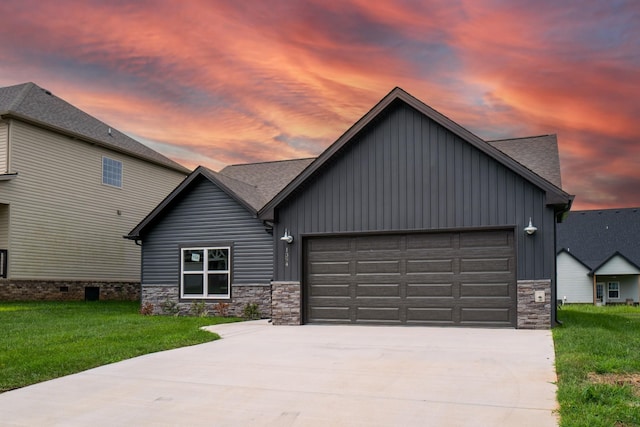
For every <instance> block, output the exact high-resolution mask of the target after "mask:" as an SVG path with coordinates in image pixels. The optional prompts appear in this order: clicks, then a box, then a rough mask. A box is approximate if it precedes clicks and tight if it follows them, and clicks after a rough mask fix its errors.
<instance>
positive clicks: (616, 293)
mask: <svg viewBox="0 0 640 427" xmlns="http://www.w3.org/2000/svg"><path fill="white" fill-rule="evenodd" d="M608 288H609V289H608V290H609V299H619V298H620V282H609V283H608Z"/></svg>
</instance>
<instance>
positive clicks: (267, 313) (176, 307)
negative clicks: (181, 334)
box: [141, 284, 271, 319]
mask: <svg viewBox="0 0 640 427" xmlns="http://www.w3.org/2000/svg"><path fill="white" fill-rule="evenodd" d="M141 301H142V305H143V306H144V305H145V304H151V305H152V306H153V307H152V308H153V313H154V314H165V315H174V314H175V315H181V316H188V315H193V314H194V310H195V309H196V308H197V306H196V304H198V303H200V302H201V301H204V310H205V311H206V313H207V314H208V315H212V316H220V315H222V314H226V315H227V316H236V317H242V316H243V314H244V309H245V307H246V305H247V304H257V305H258V310H259V311H260V317H261V318H263V319H268V318H269V317H271V285H269V284H251V285H244V284H243V285H238V284H235V285H231V299H229V300H225V299H218V300H203V299H194V300H186V299H182V300H181V299H180V297H179V292H178V286H176V285H143V286H142V299H141ZM220 303H222V304H223V305H224V304H228V306H226V313H220V309H221V307H222V306H221V305H220Z"/></svg>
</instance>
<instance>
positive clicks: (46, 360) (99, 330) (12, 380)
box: [0, 301, 238, 392]
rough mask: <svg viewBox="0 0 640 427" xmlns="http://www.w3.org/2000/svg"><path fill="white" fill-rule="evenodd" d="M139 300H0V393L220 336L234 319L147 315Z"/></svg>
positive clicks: (211, 339)
mask: <svg viewBox="0 0 640 427" xmlns="http://www.w3.org/2000/svg"><path fill="white" fill-rule="evenodd" d="M139 309H140V304H139V303H137V302H106V301H96V302H27V303H14V302H0V392H3V391H7V390H11V389H14V388H19V387H24V386H27V385H29V384H34V383H37V382H41V381H45V380H49V379H52V378H57V377H61V376H64V375H68V374H72V373H76V372H80V371H84V370H86V369H90V368H94V367H96V366H101V365H105V364H108V363H113V362H118V361H120V360H124V359H128V358H131V357H135V356H140V355H142V354H147V353H153V352H156V351H162V350H169V349H172V348H178V347H184V346H188V345H193V344H200V343H204V342H208V341H213V340H215V339H218V338H219V336H218V335H216V334H212V333H210V332H206V331H202V330H200V329H199V328H200V327H201V326H206V325H212V324H216V323H225V322H230V321H235V320H238V319H235V318H219V317H217V318H216V317H172V316H142V315H141V314H139Z"/></svg>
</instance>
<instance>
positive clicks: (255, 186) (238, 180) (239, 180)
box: [202, 166, 258, 190]
mask: <svg viewBox="0 0 640 427" xmlns="http://www.w3.org/2000/svg"><path fill="white" fill-rule="evenodd" d="M202 167H203V168H206V170H207V171H209V172H211V173H213V174H214V175H222V176H223V177H225V178H226V179H230V180H232V181H236V182H239V183H241V184H244V185H247V186H249V187H252V188H255V189H256V190H257V189H258V186H257V185H253V184H249V183H248V182H246V181H243V180H241V179H238V178H234V177H232V176H229V175H227V174H226V173H221V172H216V171H214V170H211V169H209V168H207V167H206V166H202Z"/></svg>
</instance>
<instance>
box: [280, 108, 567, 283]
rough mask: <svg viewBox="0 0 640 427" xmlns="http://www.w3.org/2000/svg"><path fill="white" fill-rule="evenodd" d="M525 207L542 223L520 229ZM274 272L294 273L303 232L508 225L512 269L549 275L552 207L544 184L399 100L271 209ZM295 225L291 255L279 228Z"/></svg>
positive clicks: (293, 276)
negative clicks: (529, 232)
mask: <svg viewBox="0 0 640 427" xmlns="http://www.w3.org/2000/svg"><path fill="white" fill-rule="evenodd" d="M529 217H531V218H532V220H533V222H534V225H535V226H537V227H538V232H537V233H536V234H535V235H534V236H525V235H524V232H523V231H522V230H523V228H524V227H525V226H526V225H527V224H528V220H529ZM276 218H277V223H276V228H275V238H274V239H275V244H276V267H275V271H276V280H300V279H301V265H300V263H301V261H302V255H301V253H300V250H301V249H300V248H301V245H300V239H299V237H300V235H302V234H307V233H346V232H378V231H382V232H384V231H395V230H403V231H410V230H420V231H424V230H444V229H460V228H469V227H495V226H500V227H502V226H513V227H515V235H516V242H517V258H518V259H517V277H518V279H519V280H522V279H530V280H533V279H552V280H553V279H554V278H555V259H554V258H555V254H554V253H553V252H551V251H547V252H546V253H545V251H544V248H545V247H553V246H554V243H552V242H554V241H555V223H554V221H555V215H554V211H553V209H552V208H550V207H547V206H546V205H545V193H544V191H542V190H541V189H540V188H538V187H537V186H535V185H533V184H531V183H530V182H529V181H527V180H525V179H524V178H522V177H521V176H519V175H517V174H516V173H515V172H513V171H511V170H510V169H508V168H506V167H505V166H503V165H502V164H500V163H499V162H498V161H496V160H494V159H493V158H491V157H489V156H487V155H486V154H484V153H482V152H481V151H479V150H478V149H476V148H475V147H473V146H472V145H471V144H469V143H467V142H466V141H464V140H462V139H461V138H460V137H458V136H457V135H455V134H454V133H452V132H450V131H449V130H447V129H446V128H444V127H443V126H441V125H439V124H437V123H436V122H434V121H433V120H431V119H429V118H428V117H426V116H424V115H422V114H420V113H419V112H418V111H416V110H414V109H413V108H411V107H410V106H408V105H405V104H400V105H396V106H394V107H393V108H390V109H388V110H387V111H386V112H385V113H384V114H381V115H380V116H379V117H378V118H377V119H376V120H375V121H374V122H373V123H372V124H371V125H370V126H369V127H368V128H366V129H365V130H364V131H363V132H361V133H360V134H358V135H357V136H355V137H354V140H352V141H350V142H349V143H347V144H346V145H345V147H343V149H342V151H341V152H338V153H337V154H335V155H334V156H333V158H332V159H330V160H329V161H327V162H326V163H325V164H324V165H323V167H322V168H320V169H319V170H318V171H316V174H315V176H313V177H311V178H310V179H309V180H307V182H305V183H304V184H303V185H302V186H301V188H299V189H298V190H297V191H296V192H295V193H293V194H292V195H291V196H290V197H289V198H288V199H287V200H285V201H284V202H283V203H282V204H281V205H280V206H279V207H277V209H276ZM285 228H286V229H288V230H289V232H290V233H292V234H293V235H294V238H295V239H296V240H294V243H293V245H292V246H291V248H290V249H291V251H292V253H291V254H290V256H289V265H288V266H286V265H285V264H286V263H285V260H284V251H285V244H284V243H283V242H280V241H279V239H278V237H279V236H282V235H283V234H284V230H285Z"/></svg>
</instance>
